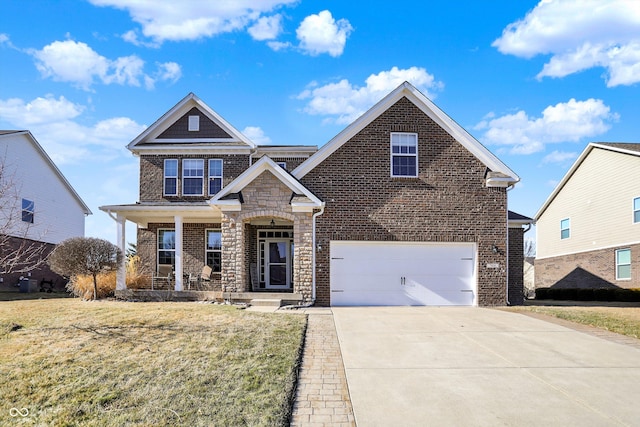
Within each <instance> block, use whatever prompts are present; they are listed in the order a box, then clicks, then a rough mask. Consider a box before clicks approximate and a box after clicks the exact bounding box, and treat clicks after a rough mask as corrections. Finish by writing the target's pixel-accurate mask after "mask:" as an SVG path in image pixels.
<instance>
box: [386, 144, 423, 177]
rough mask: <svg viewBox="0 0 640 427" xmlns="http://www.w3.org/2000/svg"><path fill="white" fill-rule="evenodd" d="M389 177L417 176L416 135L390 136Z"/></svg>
mask: <svg viewBox="0 0 640 427" xmlns="http://www.w3.org/2000/svg"><path fill="white" fill-rule="evenodd" d="M391 176H399V177H417V176H418V134H416V133H392V134H391Z"/></svg>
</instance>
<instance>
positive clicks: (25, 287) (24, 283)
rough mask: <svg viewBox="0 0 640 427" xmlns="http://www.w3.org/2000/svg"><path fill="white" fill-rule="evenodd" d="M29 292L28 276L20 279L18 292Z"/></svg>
mask: <svg viewBox="0 0 640 427" xmlns="http://www.w3.org/2000/svg"><path fill="white" fill-rule="evenodd" d="M27 292H29V278H26V277H25V278H24V279H20V293H25V294H26V293H27Z"/></svg>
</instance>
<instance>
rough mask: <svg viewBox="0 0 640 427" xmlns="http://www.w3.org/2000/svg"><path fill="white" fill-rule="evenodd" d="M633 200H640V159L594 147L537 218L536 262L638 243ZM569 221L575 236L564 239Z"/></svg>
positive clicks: (639, 237) (638, 227)
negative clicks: (563, 231) (564, 223)
mask: <svg viewBox="0 0 640 427" xmlns="http://www.w3.org/2000/svg"><path fill="white" fill-rule="evenodd" d="M634 197H640V157H638V156H633V155H628V154H623V153H619V152H614V151H610V150H605V149H601V148H597V147H594V148H593V149H592V150H591V152H590V153H589V154H588V155H587V156H586V157H585V158H584V160H583V162H582V163H581V164H580V165H579V167H578V168H577V169H576V170H575V172H574V173H573V175H572V176H571V177H570V178H569V179H568V180H567V182H566V183H565V185H564V187H563V188H562V189H561V190H560V191H559V192H558V194H556V196H555V198H554V199H553V201H552V202H551V203H550V204H549V205H548V206H547V208H546V210H545V211H544V212H543V213H542V214H541V215H540V217H539V218H538V220H537V223H536V230H537V258H538V259H543V258H549V257H555V256H561V255H566V254H572V253H579V252H586V251H594V250H598V249H603V248H609V247H614V246H620V245H630V244H634V243H639V242H640V224H638V223H636V224H634V223H633V216H632V215H633V198H634ZM565 218H569V219H570V224H571V225H570V237H569V238H568V239H561V238H560V221H561V220H563V219H565Z"/></svg>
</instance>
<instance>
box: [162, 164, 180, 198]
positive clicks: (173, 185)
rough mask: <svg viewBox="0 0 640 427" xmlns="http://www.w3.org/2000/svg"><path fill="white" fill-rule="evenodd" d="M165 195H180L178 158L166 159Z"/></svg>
mask: <svg viewBox="0 0 640 427" xmlns="http://www.w3.org/2000/svg"><path fill="white" fill-rule="evenodd" d="M164 195H165V196H177V195H178V159H165V160H164Z"/></svg>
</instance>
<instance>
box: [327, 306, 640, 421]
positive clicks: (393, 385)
mask: <svg viewBox="0 0 640 427" xmlns="http://www.w3.org/2000/svg"><path fill="white" fill-rule="evenodd" d="M332 311H333V317H334V320H335V325H336V330H337V333H338V338H339V341H340V347H341V352H342V357H343V361H344V366H345V371H346V375H347V381H348V385H349V393H350V397H351V401H352V403H353V410H354V414H355V421H356V423H357V425H358V427H369V426H398V425H402V426H431V425H433V426H440V425H447V426H471V425H473V426H545V427H548V426H556V425H562V426H640V405H639V404H638V397H640V349H638V348H637V347H634V346H631V345H627V344H625V343H620V342H613V341H611V340H607V339H603V338H600V337H596V336H593V335H590V334H586V333H583V332H579V331H576V330H574V329H570V328H567V327H564V326H562V325H559V324H557V323H551V322H546V321H543V320H540V319H537V318H533V317H530V316H525V315H522V314H517V313H510V312H505V311H500V310H492V309H483V308H457V307H456V308H444V307H442V308H435V307H353V308H347V307H338V308H335V307H334V308H333V310H332Z"/></svg>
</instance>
